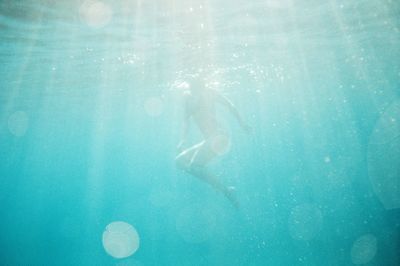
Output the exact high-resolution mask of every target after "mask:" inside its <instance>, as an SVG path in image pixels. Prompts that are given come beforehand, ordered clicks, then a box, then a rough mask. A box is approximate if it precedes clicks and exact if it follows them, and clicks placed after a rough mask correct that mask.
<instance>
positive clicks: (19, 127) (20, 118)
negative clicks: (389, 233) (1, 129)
mask: <svg viewBox="0 0 400 266" xmlns="http://www.w3.org/2000/svg"><path fill="white" fill-rule="evenodd" d="M28 126H29V117H28V115H27V114H26V113H25V112H23V111H17V112H15V113H13V114H12V115H10V117H9V118H8V130H9V131H10V132H11V134H13V135H14V136H16V137H22V136H24V135H25V133H26V131H27V130H28Z"/></svg>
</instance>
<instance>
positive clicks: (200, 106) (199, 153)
mask: <svg viewBox="0 0 400 266" xmlns="http://www.w3.org/2000/svg"><path fill="white" fill-rule="evenodd" d="M184 103H185V115H184V123H183V134H182V140H181V141H180V143H179V145H178V151H180V153H179V155H178V156H177V157H176V158H175V161H176V164H177V166H178V167H179V168H180V169H182V170H184V171H186V172H187V173H189V174H191V175H193V176H195V177H197V178H199V179H200V180H203V181H204V182H206V183H208V184H210V185H211V186H212V187H213V188H214V189H216V190H217V191H219V192H221V193H222V194H223V195H225V197H226V198H227V199H229V200H230V202H231V203H232V204H233V205H234V206H235V207H236V208H238V207H239V202H238V200H237V198H236V196H235V188H234V187H232V186H225V185H224V184H222V183H221V182H220V180H219V179H218V177H217V176H216V175H214V174H213V173H211V172H210V171H209V170H208V169H207V164H208V163H209V162H210V161H211V160H212V159H214V158H215V157H217V156H221V155H222V154H223V153H224V152H226V150H227V149H228V147H229V143H230V141H229V137H228V135H227V134H226V132H224V130H223V129H222V127H221V125H220V124H219V123H218V121H217V116H216V106H217V105H218V104H221V105H223V106H225V107H227V108H228V110H229V111H230V112H231V113H232V114H233V115H234V117H235V118H236V119H237V121H238V122H239V124H240V126H241V127H242V128H243V130H245V131H246V132H249V131H250V127H249V126H248V125H247V124H246V123H244V121H243V119H242V117H241V115H240V114H239V112H238V111H237V109H236V108H235V106H234V105H233V104H232V102H231V101H230V100H229V99H228V98H226V97H225V96H223V95H222V94H220V93H219V92H217V91H216V90H212V89H209V88H207V87H206V86H205V82H204V79H202V78H196V79H194V80H193V81H192V82H190V86H189V89H188V90H187V91H185V92H184ZM190 121H193V122H194V124H195V125H196V126H197V128H198V129H199V130H200V132H201V133H202V135H203V138H204V140H202V141H201V142H199V143H197V144H195V145H193V146H191V147H189V148H187V149H183V146H184V143H185V141H186V137H187V135H188V131H189V126H190Z"/></svg>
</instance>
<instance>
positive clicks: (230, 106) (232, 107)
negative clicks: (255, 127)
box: [216, 92, 251, 132]
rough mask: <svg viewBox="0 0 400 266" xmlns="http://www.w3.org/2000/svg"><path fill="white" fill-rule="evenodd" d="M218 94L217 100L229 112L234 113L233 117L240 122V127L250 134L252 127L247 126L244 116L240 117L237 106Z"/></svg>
mask: <svg viewBox="0 0 400 266" xmlns="http://www.w3.org/2000/svg"><path fill="white" fill-rule="evenodd" d="M216 94H217V100H218V102H219V103H221V104H222V105H224V106H226V107H227V108H228V110H229V111H230V112H231V113H232V115H233V116H234V117H235V118H236V120H237V121H238V123H239V125H240V126H241V127H242V129H243V130H244V131H246V132H249V131H250V130H251V128H250V126H249V125H247V123H245V122H244V120H243V118H242V116H241V115H240V113H239V111H238V110H237V109H236V107H235V105H234V104H233V103H232V101H231V100H229V99H228V98H227V97H225V96H224V95H222V94H220V93H218V92H216Z"/></svg>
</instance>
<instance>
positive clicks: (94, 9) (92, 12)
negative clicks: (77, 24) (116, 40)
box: [79, 0, 112, 28]
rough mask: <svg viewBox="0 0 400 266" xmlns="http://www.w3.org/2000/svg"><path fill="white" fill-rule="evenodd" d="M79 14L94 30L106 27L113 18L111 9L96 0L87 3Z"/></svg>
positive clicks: (89, 0) (82, 6)
mask: <svg viewBox="0 0 400 266" xmlns="http://www.w3.org/2000/svg"><path fill="white" fill-rule="evenodd" d="M79 13H80V16H81V19H82V20H83V21H84V22H85V23H86V24H87V25H88V26H90V27H93V28H100V27H104V26H105V25H107V24H108V23H109V22H110V20H111V18H112V9H111V7H110V6H108V5H107V4H105V3H103V2H100V1H94V0H88V1H85V2H84V3H83V4H82V5H81V7H80V9H79Z"/></svg>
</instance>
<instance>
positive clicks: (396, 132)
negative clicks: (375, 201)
mask: <svg viewBox="0 0 400 266" xmlns="http://www.w3.org/2000/svg"><path fill="white" fill-rule="evenodd" d="M399 154H400V100H398V101H396V102H394V103H393V104H391V105H390V106H389V108H387V109H386V111H385V112H384V113H383V114H382V115H381V117H380V118H379V120H378V121H377V123H376V125H375V127H374V129H373V131H372V133H371V136H370V138H369V144H368V156H367V158H368V174H369V179H370V182H371V185H372V188H373V190H374V192H375V194H376V195H377V197H378V198H379V200H380V201H381V202H382V204H383V206H384V207H385V208H386V209H395V208H400V167H399V165H400V156H399Z"/></svg>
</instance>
